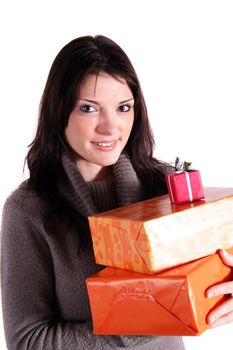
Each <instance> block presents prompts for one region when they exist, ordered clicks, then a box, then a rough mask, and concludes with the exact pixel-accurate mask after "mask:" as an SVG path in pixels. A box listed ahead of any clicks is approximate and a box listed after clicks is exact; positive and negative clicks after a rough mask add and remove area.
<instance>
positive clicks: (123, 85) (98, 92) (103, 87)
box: [78, 72, 132, 98]
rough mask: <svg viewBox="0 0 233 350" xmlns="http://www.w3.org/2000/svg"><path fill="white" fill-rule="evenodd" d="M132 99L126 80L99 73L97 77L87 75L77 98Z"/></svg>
mask: <svg viewBox="0 0 233 350" xmlns="http://www.w3.org/2000/svg"><path fill="white" fill-rule="evenodd" d="M98 96H99V97H104V96H106V97H108V96H115V97H120V98H121V97H124V98H130V97H132V92H131V90H130V88H129V86H128V84H127V82H126V80H125V79H124V78H122V77H120V76H116V77H113V76H112V75H110V74H107V73H103V72H100V73H99V74H98V75H96V74H89V75H87V76H86V77H85V79H84V80H83V81H82V83H81V84H80V88H79V94H78V97H79V98H85V97H89V98H90V97H98Z"/></svg>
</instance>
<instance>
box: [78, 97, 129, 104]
mask: <svg viewBox="0 0 233 350" xmlns="http://www.w3.org/2000/svg"><path fill="white" fill-rule="evenodd" d="M78 100H82V101H86V102H90V103H95V104H97V105H99V102H98V101H95V100H89V99H88V98H78V99H77V101H78ZM132 100H134V98H133V97H131V98H128V99H127V100H123V101H120V102H119V103H118V104H119V105H121V104H123V103H127V102H130V101H132Z"/></svg>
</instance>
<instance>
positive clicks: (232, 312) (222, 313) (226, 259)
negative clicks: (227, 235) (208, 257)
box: [206, 250, 233, 328]
mask: <svg viewBox="0 0 233 350" xmlns="http://www.w3.org/2000/svg"><path fill="white" fill-rule="evenodd" d="M219 255H220V257H221V259H222V262H223V263H224V264H225V265H227V266H232V267H233V255H231V254H230V253H228V252H227V251H225V250H220V251H219ZM219 294H229V295H230V298H229V299H227V300H225V301H224V302H222V303H221V304H220V305H218V306H216V307H215V308H214V309H213V310H211V311H210V312H209V314H208V315H207V319H206V320H207V323H208V324H210V328H214V327H217V326H220V325H223V324H225V323H229V322H231V321H233V280H232V281H230V282H223V283H219V284H216V285H215V286H212V287H210V288H208V289H207V291H206V296H207V297H208V298H211V297H214V296H216V295H219Z"/></svg>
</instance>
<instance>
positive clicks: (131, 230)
mask: <svg viewBox="0 0 233 350" xmlns="http://www.w3.org/2000/svg"><path fill="white" fill-rule="evenodd" d="M204 190H205V199H203V200H198V201H195V202H192V203H185V204H173V203H171V202H170V199H169V196H168V195H164V196H161V197H157V198H152V199H149V200H146V201H142V202H138V203H134V204H131V205H128V206H125V207H121V208H117V209H114V210H110V211H107V212H104V213H100V214H97V215H94V216H90V217H89V218H88V219H89V224H90V229H91V235H92V240H93V248H94V254H95V258H96V263H98V264H101V265H106V266H114V267H118V268H122V269H127V270H133V271H137V272H141V273H147V274H148V273H149V274H154V273H157V272H160V271H163V270H165V269H168V268H171V267H174V266H177V265H180V264H183V263H186V262H189V261H192V260H195V259H198V258H201V257H204V256H206V255H209V254H212V253H215V252H216V250H217V249H220V248H224V249H227V248H229V247H231V246H233V188H205V189H204Z"/></svg>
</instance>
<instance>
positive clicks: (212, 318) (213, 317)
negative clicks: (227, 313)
mask: <svg viewBox="0 0 233 350" xmlns="http://www.w3.org/2000/svg"><path fill="white" fill-rule="evenodd" d="M215 321H216V317H215V316H214V315H211V316H210V317H209V318H208V323H214V322H215Z"/></svg>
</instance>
